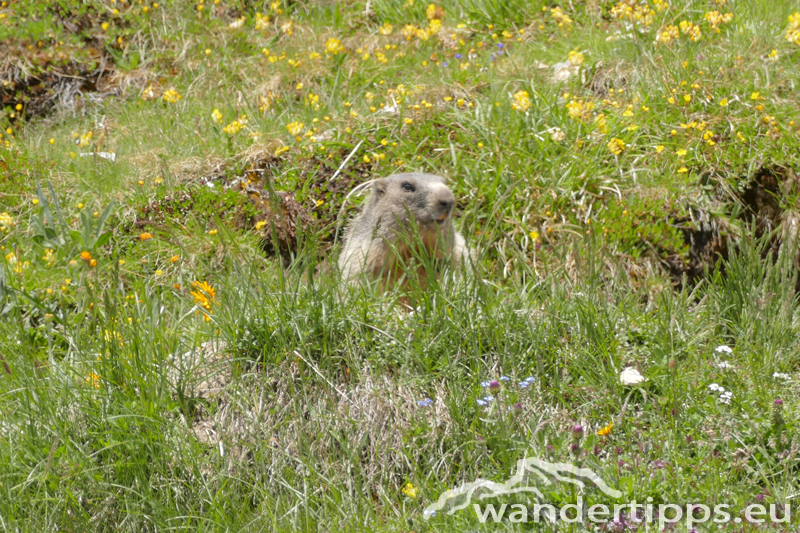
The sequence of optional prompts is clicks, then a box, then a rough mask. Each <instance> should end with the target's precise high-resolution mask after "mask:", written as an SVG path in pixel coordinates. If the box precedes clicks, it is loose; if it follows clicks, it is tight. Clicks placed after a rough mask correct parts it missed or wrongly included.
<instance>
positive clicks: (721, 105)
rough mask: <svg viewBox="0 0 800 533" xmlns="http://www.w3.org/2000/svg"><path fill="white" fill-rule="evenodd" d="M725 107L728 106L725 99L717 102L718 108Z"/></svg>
mask: <svg viewBox="0 0 800 533" xmlns="http://www.w3.org/2000/svg"><path fill="white" fill-rule="evenodd" d="M727 105H728V99H727V98H723V99H722V100H720V101H719V106H720V107H727Z"/></svg>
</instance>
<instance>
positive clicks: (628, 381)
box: [619, 366, 647, 385]
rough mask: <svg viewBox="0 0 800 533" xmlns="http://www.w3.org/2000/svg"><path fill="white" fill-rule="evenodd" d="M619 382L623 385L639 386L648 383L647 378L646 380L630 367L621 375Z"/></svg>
mask: <svg viewBox="0 0 800 533" xmlns="http://www.w3.org/2000/svg"><path fill="white" fill-rule="evenodd" d="M619 380H620V382H621V383H622V384H623V385H639V384H641V383H644V382H645V381H647V378H645V377H644V376H643V375H642V374H641V372H639V371H638V370H636V369H635V368H633V367H632V366H629V367H627V368H625V369H624V370H623V371H622V373H621V374H620V375H619Z"/></svg>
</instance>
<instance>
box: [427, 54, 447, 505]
mask: <svg viewBox="0 0 800 533" xmlns="http://www.w3.org/2000/svg"><path fill="white" fill-rule="evenodd" d="M442 66H443V67H444V68H447V67H448V66H450V65H448V63H447V61H445V62H444V63H442ZM431 516H433V515H431Z"/></svg>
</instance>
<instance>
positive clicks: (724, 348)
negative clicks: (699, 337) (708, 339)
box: [714, 344, 733, 353]
mask: <svg viewBox="0 0 800 533" xmlns="http://www.w3.org/2000/svg"><path fill="white" fill-rule="evenodd" d="M714 351H715V352H717V353H733V348H731V347H730V346H728V345H725V344H720V345H719V346H717V347H716V348H714Z"/></svg>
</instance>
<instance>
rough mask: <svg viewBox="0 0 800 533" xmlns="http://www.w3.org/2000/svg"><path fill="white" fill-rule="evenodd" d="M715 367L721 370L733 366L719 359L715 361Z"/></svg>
mask: <svg viewBox="0 0 800 533" xmlns="http://www.w3.org/2000/svg"><path fill="white" fill-rule="evenodd" d="M717 368H721V369H722V370H729V369H731V368H733V365H732V364H730V363H729V362H727V361H720V362H719V363H717Z"/></svg>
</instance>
